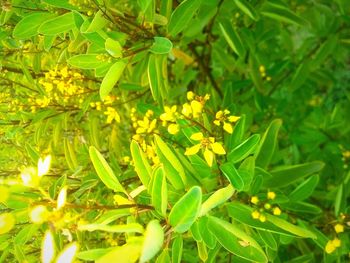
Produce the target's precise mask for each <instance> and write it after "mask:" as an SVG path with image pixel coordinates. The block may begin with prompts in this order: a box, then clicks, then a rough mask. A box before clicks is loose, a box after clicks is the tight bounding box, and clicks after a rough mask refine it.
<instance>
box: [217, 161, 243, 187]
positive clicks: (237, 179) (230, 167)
mask: <svg viewBox="0 0 350 263" xmlns="http://www.w3.org/2000/svg"><path fill="white" fill-rule="evenodd" d="M220 170H221V171H222V173H223V174H224V175H225V176H226V178H227V180H229V182H230V183H231V185H232V186H233V187H234V188H235V189H236V190H237V191H242V190H243V188H244V180H243V178H242V176H241V175H240V174H239V172H238V171H237V169H236V168H235V165H234V164H233V163H232V162H227V163H224V164H222V165H220Z"/></svg>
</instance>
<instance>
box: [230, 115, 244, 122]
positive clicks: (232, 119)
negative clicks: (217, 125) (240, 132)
mask: <svg viewBox="0 0 350 263" xmlns="http://www.w3.org/2000/svg"><path fill="white" fill-rule="evenodd" d="M240 118H241V117H238V116H233V115H231V116H230V117H228V121H229V122H236V121H238V120H239V119H240Z"/></svg>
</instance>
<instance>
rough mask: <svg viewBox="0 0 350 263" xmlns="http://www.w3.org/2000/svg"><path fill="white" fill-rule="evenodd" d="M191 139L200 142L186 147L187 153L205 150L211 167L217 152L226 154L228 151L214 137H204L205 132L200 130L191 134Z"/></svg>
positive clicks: (192, 153) (205, 157) (205, 156)
mask: <svg viewBox="0 0 350 263" xmlns="http://www.w3.org/2000/svg"><path fill="white" fill-rule="evenodd" d="M191 140H194V141H198V142H199V143H198V144H196V145H194V146H192V147H189V148H187V149H186V152H185V155H194V154H197V153H198V152H199V150H200V149H202V150H203V156H204V159H205V161H206V162H207V164H208V165H209V166H210V167H211V166H212V165H213V161H214V158H215V154H219V155H224V154H226V151H225V149H224V147H223V146H222V145H221V144H220V143H218V142H215V138H214V137H204V135H203V133H201V132H198V133H194V134H192V135H191Z"/></svg>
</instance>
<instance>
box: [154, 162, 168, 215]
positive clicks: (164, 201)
mask: <svg viewBox="0 0 350 263" xmlns="http://www.w3.org/2000/svg"><path fill="white" fill-rule="evenodd" d="M151 199H152V205H153V206H154V208H155V209H156V211H158V212H159V213H160V214H161V215H162V216H164V217H165V216H166V209H167V206H168V187H167V183H166V178H165V172H164V168H163V167H162V166H160V167H158V168H156V170H155V172H154V175H153V185H152V193H151Z"/></svg>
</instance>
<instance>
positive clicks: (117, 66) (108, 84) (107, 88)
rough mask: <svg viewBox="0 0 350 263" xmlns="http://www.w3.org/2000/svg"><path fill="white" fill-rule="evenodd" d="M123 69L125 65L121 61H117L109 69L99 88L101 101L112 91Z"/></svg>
mask: <svg viewBox="0 0 350 263" xmlns="http://www.w3.org/2000/svg"><path fill="white" fill-rule="evenodd" d="M125 67H126V63H125V62H124V61H123V60H118V61H117V62H115V63H114V64H113V65H112V66H111V67H110V68H109V70H108V72H107V74H106V76H105V77H104V78H103V80H102V83H101V86H100V97H101V100H104V98H105V97H106V96H107V95H108V94H109V93H110V92H111V91H112V89H113V87H114V85H115V84H116V83H117V82H118V81H119V79H120V77H121V75H122V73H123V71H124V69H125Z"/></svg>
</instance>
